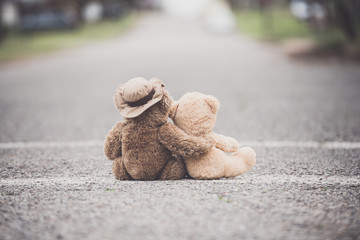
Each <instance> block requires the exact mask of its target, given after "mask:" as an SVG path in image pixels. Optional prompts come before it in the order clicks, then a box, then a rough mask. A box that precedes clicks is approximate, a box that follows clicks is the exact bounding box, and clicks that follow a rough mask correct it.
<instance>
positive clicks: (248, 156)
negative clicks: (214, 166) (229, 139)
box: [225, 147, 256, 177]
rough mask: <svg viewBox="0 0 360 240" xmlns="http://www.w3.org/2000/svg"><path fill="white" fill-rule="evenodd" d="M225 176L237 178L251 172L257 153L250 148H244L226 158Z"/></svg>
mask: <svg viewBox="0 0 360 240" xmlns="http://www.w3.org/2000/svg"><path fill="white" fill-rule="evenodd" d="M226 157H227V159H226V161H225V163H226V167H225V175H226V177H235V176H238V175H240V174H243V173H245V172H247V171H249V170H250V169H251V168H252V167H253V166H254V165H255V162H256V153H255V151H254V150H253V149H252V148H250V147H243V148H240V149H239V150H237V151H236V152H235V153H233V154H231V155H227V156H226Z"/></svg>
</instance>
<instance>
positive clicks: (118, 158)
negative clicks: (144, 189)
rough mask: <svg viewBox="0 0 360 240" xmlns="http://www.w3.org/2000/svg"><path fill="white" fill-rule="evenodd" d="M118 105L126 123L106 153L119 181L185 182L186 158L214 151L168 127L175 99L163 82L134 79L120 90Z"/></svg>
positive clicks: (116, 128)
mask: <svg viewBox="0 0 360 240" xmlns="http://www.w3.org/2000/svg"><path fill="white" fill-rule="evenodd" d="M114 101H115V106H116V107H117V109H118V110H119V111H120V113H121V115H122V116H123V117H124V121H123V122H118V123H117V124H116V125H115V126H114V127H113V128H112V129H111V130H110V131H109V133H108V135H107V137H106V140H105V147H104V150H105V155H106V156H107V158H109V159H110V160H114V162H113V173H114V175H115V177H116V178H117V179H121V180H156V179H161V180H170V179H181V178H184V177H185V175H186V168H185V163H184V160H183V158H199V157H200V156H202V155H204V154H206V153H207V152H209V151H210V150H211V147H212V143H211V141H209V140H205V139H203V138H198V137H194V136H189V135H187V134H186V133H185V132H184V131H182V130H181V129H179V128H178V127H176V126H175V125H174V124H172V123H168V117H169V112H170V108H171V105H172V99H171V97H170V95H169V93H168V92H167V91H166V90H165V89H164V84H163V83H162V82H161V81H160V80H159V79H151V80H149V81H147V80H145V79H144V78H134V79H131V80H129V81H128V82H127V83H125V84H122V85H120V86H118V88H117V89H116V92H115V97H114ZM179 156H180V157H179Z"/></svg>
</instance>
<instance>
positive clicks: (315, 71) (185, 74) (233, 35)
mask: <svg viewBox="0 0 360 240" xmlns="http://www.w3.org/2000/svg"><path fill="white" fill-rule="evenodd" d="M0 6H1V11H0V12H1V28H0V29H1V30H0V36H1V42H0V89H1V90H0V100H1V101H0V110H1V112H2V114H1V117H0V131H1V133H2V134H1V135H0V140H1V141H5V142H6V141H31V140H44V141H45V140H52V141H57V140H64V141H67V140H93V139H100V140H102V139H103V137H104V135H105V134H106V132H107V131H108V129H110V128H111V126H112V125H113V124H114V123H115V122H116V121H118V120H120V119H121V117H120V115H119V113H118V112H117V111H116V109H115V108H114V106H113V102H112V97H113V93H114V89H115V88H116V86H117V85H118V84H120V83H123V82H125V81H127V80H128V79H131V78H133V77H137V76H142V77H145V78H151V77H158V78H160V79H162V80H163V81H164V82H165V84H166V87H167V89H168V90H169V91H170V93H171V94H172V96H173V97H174V98H175V99H178V98H180V97H181V96H182V95H183V94H184V93H186V92H188V91H200V92H203V93H206V94H212V95H214V96H215V97H217V98H218V99H219V100H220V102H221V103H222V107H221V109H220V112H219V117H218V124H217V129H216V130H217V131H220V133H223V134H229V135H232V136H234V137H237V138H238V139H243V140H302V141H308V140H314V141H335V140H336V141H353V140H358V139H359V140H360V132H359V130H358V129H360V128H359V124H358V123H359V119H360V109H359V108H360V107H359V106H360V104H358V103H359V102H360V100H359V95H358V92H359V81H358V80H359V76H360V72H359V68H358V60H359V38H360V36H359V34H360V32H359V25H360V1H358V0H328V1H322V0H291V1H290V0H287V1H285V0H252V1H250V0H228V1H225V0H102V1H100V0H2V1H1V5H0ZM85 100H86V101H85ZM49 129H50V130H49Z"/></svg>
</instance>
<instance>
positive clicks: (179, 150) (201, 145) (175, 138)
mask: <svg viewBox="0 0 360 240" xmlns="http://www.w3.org/2000/svg"><path fill="white" fill-rule="evenodd" d="M158 133H159V134H158V138H159V141H160V142H161V143H162V144H163V145H164V146H165V147H166V148H167V149H169V150H170V151H171V152H172V153H173V154H176V155H180V156H182V157H184V158H188V157H199V156H201V155H203V154H205V153H207V152H209V151H210V149H211V147H212V146H213V145H212V144H211V142H210V141H207V140H205V139H203V138H198V137H194V136H189V135H187V134H186V133H185V132H184V131H183V130H181V129H180V128H178V127H177V126H175V125H174V124H171V123H166V124H164V125H163V126H162V127H161V128H160V129H159V132H158Z"/></svg>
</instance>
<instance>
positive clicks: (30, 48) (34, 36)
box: [0, 13, 136, 61]
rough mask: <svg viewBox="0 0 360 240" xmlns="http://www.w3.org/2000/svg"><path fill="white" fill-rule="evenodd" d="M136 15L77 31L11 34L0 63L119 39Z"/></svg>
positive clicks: (0, 49) (5, 44)
mask: <svg viewBox="0 0 360 240" xmlns="http://www.w3.org/2000/svg"><path fill="white" fill-rule="evenodd" d="M135 19H136V15H135V14H134V13H133V14H130V15H128V16H127V17H125V18H121V19H119V20H115V21H103V22H99V23H95V24H87V25H84V26H82V27H80V28H79V29H75V30H66V31H65V30H63V31H49V32H38V33H31V34H30V33H29V34H21V33H17V32H14V33H11V34H9V36H8V37H7V38H6V39H5V40H4V41H3V42H2V43H1V45H0V61H6V60H13V59H18V58H24V57H29V56H34V55H39V54H42V53H47V52H51V51H55V50H59V49H63V48H68V47H75V46H79V45H81V44H84V43H88V42H91V41H97V40H102V39H107V38H110V37H113V36H116V35H118V34H119V33H121V32H122V31H124V30H125V29H126V28H127V27H129V26H130V25H131V24H132V23H133V22H134V20H135Z"/></svg>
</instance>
